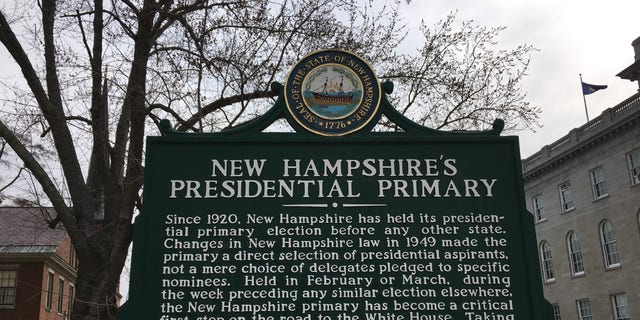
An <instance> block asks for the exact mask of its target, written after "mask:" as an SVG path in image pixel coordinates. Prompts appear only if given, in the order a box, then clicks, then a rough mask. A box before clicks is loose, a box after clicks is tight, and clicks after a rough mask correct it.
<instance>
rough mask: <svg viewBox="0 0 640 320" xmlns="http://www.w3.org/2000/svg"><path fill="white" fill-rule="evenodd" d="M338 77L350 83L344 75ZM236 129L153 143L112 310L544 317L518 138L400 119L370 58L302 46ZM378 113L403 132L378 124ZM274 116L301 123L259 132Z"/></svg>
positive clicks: (298, 318) (239, 316)
mask: <svg viewBox="0 0 640 320" xmlns="http://www.w3.org/2000/svg"><path fill="white" fill-rule="evenodd" d="M347 82H348V83H347ZM272 88H273V90H275V91H277V92H279V93H280V95H279V98H278V100H277V101H276V103H275V105H274V107H273V108H272V109H271V110H270V111H269V112H267V113H266V114H265V115H264V116H263V117H261V118H259V119H257V120H256V121H254V122H252V123H249V124H247V125H245V126H243V127H241V128H237V129H234V130H229V131H224V132H219V133H208V134H186V133H179V132H175V131H172V130H171V129H170V128H169V125H168V123H167V122H163V125H164V128H165V130H164V135H163V136H161V137H149V138H148V139H147V157H146V167H145V184H144V209H143V212H142V214H141V215H140V216H139V217H138V218H137V220H136V222H135V235H134V242H133V243H134V245H133V264H132V270H131V271H132V273H131V282H130V295H129V300H128V302H127V303H126V304H125V306H124V307H123V308H122V311H121V314H120V319H123V320H132V319H165V320H178V319H181V320H187V319H189V320H198V319H202V320H205V319H206V320H334V319H335V320H445V319H462V320H465V319H466V320H485V319H488V320H498V319H550V317H551V313H550V309H551V308H550V305H549V304H548V303H547V302H546V301H545V300H544V298H543V297H542V288H541V280H540V272H539V265H538V258H537V253H536V251H537V250H536V245H535V243H536V241H535V233H534V229H533V221H532V218H531V216H530V214H529V213H528V212H527V211H526V208H525V205H524V192H523V182H522V179H521V167H520V160H519V150H518V140H517V137H502V136H500V135H499V134H500V131H501V130H502V127H503V124H502V122H501V121H499V120H498V121H496V122H495V123H494V128H493V130H490V131H487V132H442V131H437V130H433V129H429V128H425V127H422V126H419V125H417V124H415V123H412V122H410V121H408V120H407V119H405V118H404V117H403V116H401V115H400V114H398V113H397V111H396V110H395V109H393V107H392V106H391V105H390V104H389V103H388V101H387V99H386V94H389V93H391V91H392V90H391V89H392V86H391V84H390V83H386V84H384V85H382V86H380V85H379V84H378V81H377V80H376V79H375V75H374V74H373V72H372V71H371V70H370V68H369V67H368V65H366V63H364V62H363V61H362V60H360V59H359V58H358V57H356V56H354V55H352V54H350V53H348V52H343V51H336V50H326V51H321V52H317V53H314V54H312V55H309V56H307V57H305V58H304V59H303V60H302V61H301V62H300V63H299V64H298V65H297V66H296V68H294V70H293V71H292V72H291V74H290V75H289V78H288V79H287V84H286V86H285V87H283V86H282V85H279V84H274V85H273V86H272ZM382 115H385V116H386V117H387V118H388V119H389V120H390V121H392V122H394V123H395V124H396V125H397V126H398V127H399V128H401V130H399V131H398V132H372V130H371V129H372V128H373V126H375V124H376V123H377V122H378V120H379V119H380V117H381V116H382ZM280 118H285V119H287V121H288V122H289V123H290V124H291V126H292V127H293V128H294V129H295V130H296V132H295V133H266V132H263V129H264V128H266V127H267V126H269V125H270V124H271V123H273V122H274V121H275V120H276V119H280Z"/></svg>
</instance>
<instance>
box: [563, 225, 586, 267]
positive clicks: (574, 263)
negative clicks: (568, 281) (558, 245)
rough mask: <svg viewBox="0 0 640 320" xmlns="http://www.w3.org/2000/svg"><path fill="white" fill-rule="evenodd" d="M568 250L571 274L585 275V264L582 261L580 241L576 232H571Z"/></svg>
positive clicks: (568, 239) (568, 238)
mask: <svg viewBox="0 0 640 320" xmlns="http://www.w3.org/2000/svg"><path fill="white" fill-rule="evenodd" d="M567 249H568V250H569V262H570V265H571V274H572V275H574V276H578V275H582V274H584V264H583V260H582V250H580V240H578V235H577V234H576V232H575V231H571V232H569V236H568V237H567Z"/></svg>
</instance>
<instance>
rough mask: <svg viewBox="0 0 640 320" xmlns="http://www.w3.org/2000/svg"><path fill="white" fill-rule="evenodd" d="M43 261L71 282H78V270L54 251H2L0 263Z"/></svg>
mask: <svg viewBox="0 0 640 320" xmlns="http://www.w3.org/2000/svg"><path fill="white" fill-rule="evenodd" d="M26 262H42V263H45V264H47V265H48V266H50V267H51V268H52V269H54V270H56V271H57V272H59V273H61V274H62V275H63V276H64V277H65V278H67V279H69V280H70V281H71V282H74V283H75V282H76V279H77V278H78V271H77V270H76V269H74V268H73V267H71V265H69V263H67V261H65V260H64V259H63V258H62V257H60V256H59V255H57V254H56V253H54V252H28V253H20V252H11V253H0V263H26Z"/></svg>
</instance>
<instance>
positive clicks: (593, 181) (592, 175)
mask: <svg viewBox="0 0 640 320" xmlns="http://www.w3.org/2000/svg"><path fill="white" fill-rule="evenodd" d="M598 172H599V173H600V175H601V178H602V180H600V181H596V178H598V176H596V173H598ZM589 181H590V182H591V191H592V193H593V199H594V200H600V199H602V198H606V197H608V196H609V190H608V189H607V178H606V177H605V175H604V168H603V167H602V165H599V166H597V167H595V168H593V169H591V170H589ZM600 184H602V188H603V189H604V192H603V193H602V194H601V195H598V188H597V186H598V185H600Z"/></svg>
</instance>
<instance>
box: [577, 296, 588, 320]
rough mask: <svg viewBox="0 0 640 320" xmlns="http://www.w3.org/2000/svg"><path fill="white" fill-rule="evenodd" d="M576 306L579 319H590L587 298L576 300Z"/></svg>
mask: <svg viewBox="0 0 640 320" xmlns="http://www.w3.org/2000/svg"><path fill="white" fill-rule="evenodd" d="M576 305H577V306H578V318H579V319H580V320H591V304H589V299H580V300H576Z"/></svg>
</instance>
